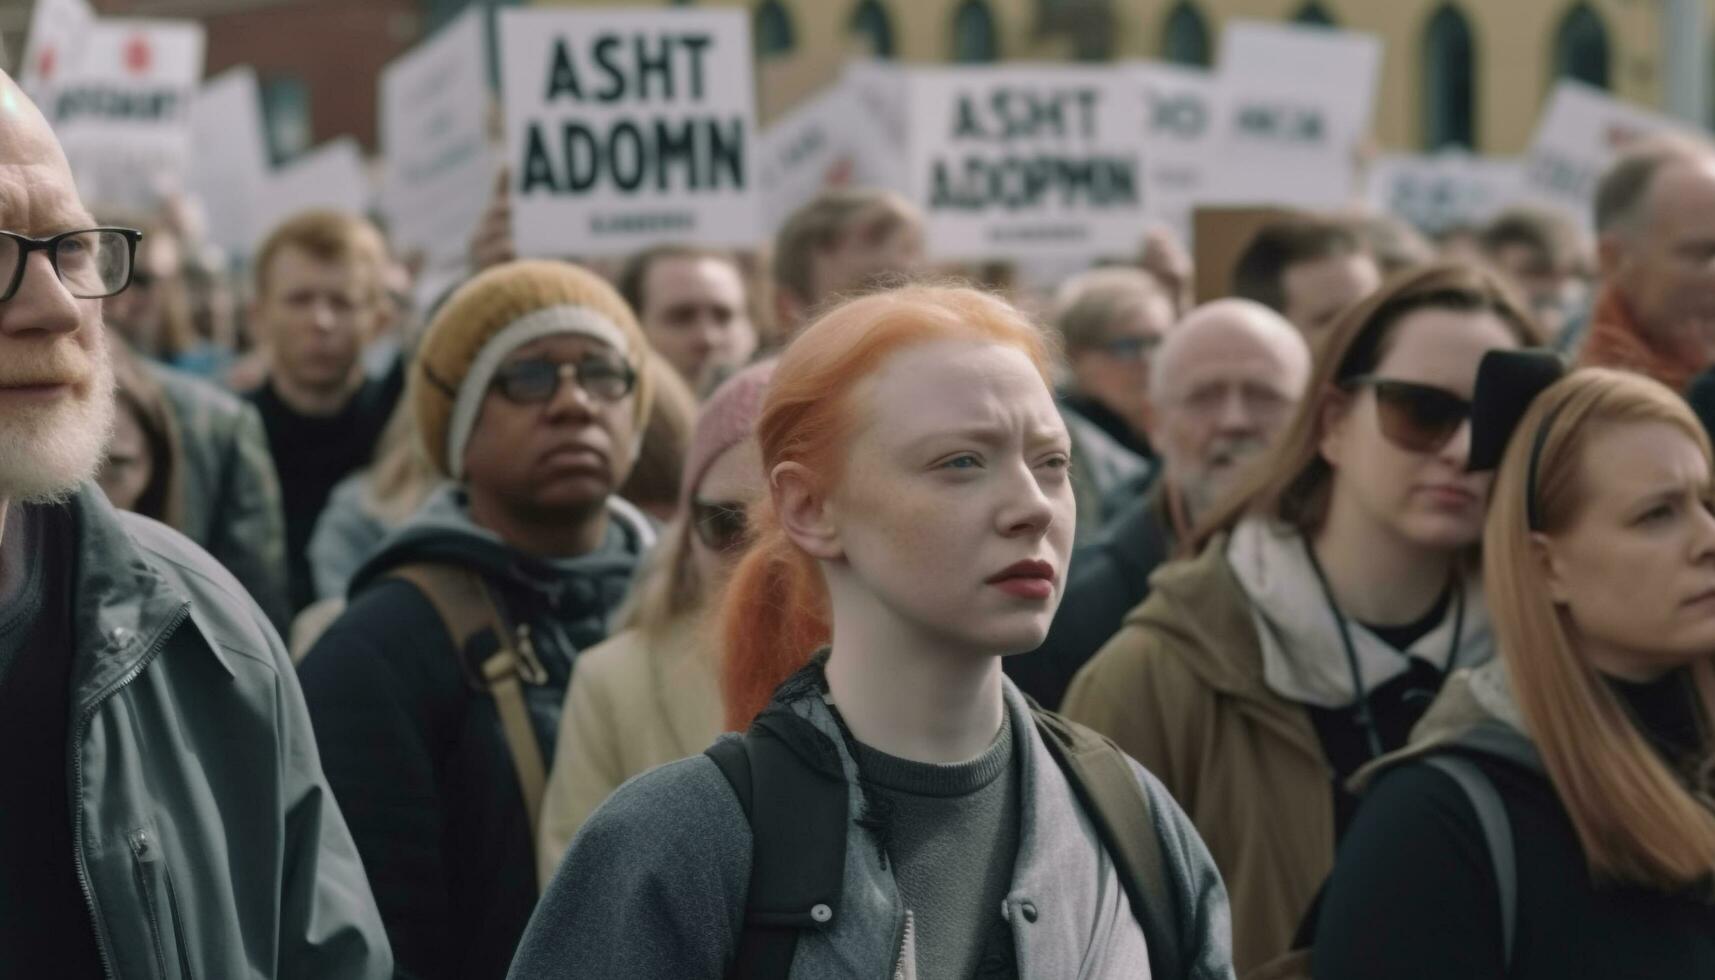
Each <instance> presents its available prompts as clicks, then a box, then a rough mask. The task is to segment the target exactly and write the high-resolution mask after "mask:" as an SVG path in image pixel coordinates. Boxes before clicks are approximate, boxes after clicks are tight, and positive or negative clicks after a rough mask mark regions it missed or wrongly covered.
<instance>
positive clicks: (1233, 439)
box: [1005, 299, 1310, 708]
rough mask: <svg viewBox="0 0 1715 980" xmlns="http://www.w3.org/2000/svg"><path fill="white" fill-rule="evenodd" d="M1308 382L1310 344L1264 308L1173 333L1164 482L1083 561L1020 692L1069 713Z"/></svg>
mask: <svg viewBox="0 0 1715 980" xmlns="http://www.w3.org/2000/svg"><path fill="white" fill-rule="evenodd" d="M1309 377H1310V351H1309V349H1308V348H1307V347H1306V346H1305V343H1304V339H1303V335H1302V334H1300V333H1299V331H1298V330H1297V329H1296V328H1294V327H1293V326H1292V324H1291V323H1289V322H1288V321H1287V320H1286V318H1284V317H1282V316H1281V315H1280V314H1278V313H1276V312H1274V311H1273V310H1271V309H1269V308H1268V307H1266V306H1263V305H1262V304H1260V303H1255V302H1252V301H1250V300H1242V299H1226V300H1217V301H1215V302H1213V303H1208V304H1206V305H1204V306H1200V307H1198V308H1197V309H1195V310H1192V311H1191V312H1190V313H1189V314H1187V315H1186V317H1185V318H1184V319H1183V320H1181V321H1180V323H1179V325H1178V326H1176V327H1174V328H1173V329H1171V330H1169V331H1167V333H1166V337H1165V339H1164V340H1163V341H1162V343H1161V346H1160V347H1158V348H1157V349H1156V352H1155V357H1154V359H1153V361H1152V362H1151V364H1150V382H1149V402H1150V408H1151V412H1150V418H1151V421H1150V431H1149V438H1150V442H1151V444H1152V445H1153V446H1154V447H1155V451H1156V454H1157V458H1158V459H1159V460H1160V462H1161V476H1160V477H1159V478H1158V479H1157V480H1156V481H1155V482H1154V484H1153V485H1152V486H1151V487H1150V489H1149V491H1148V492H1147V493H1145V494H1144V495H1143V496H1142V497H1139V498H1138V499H1136V500H1135V501H1133V502H1132V503H1131V504H1130V505H1129V506H1127V507H1126V508H1125V509H1123V510H1121V511H1118V512H1117V513H1116V514H1115V515H1114V516H1113V518H1112V519H1111V520H1110V521H1109V523H1108V524H1107V525H1106V526H1105V527H1104V528H1103V529H1102V533H1101V535H1100V536H1099V537H1097V538H1096V539H1095V540H1093V541H1092V542H1090V543H1089V544H1088V545H1085V546H1083V547H1080V548H1079V549H1078V550H1077V551H1075V552H1074V553H1073V555H1072V566H1071V570H1070V572H1069V573H1068V575H1067V581H1066V595H1065V598H1064V599H1063V600H1062V601H1061V603H1060V610H1059V612H1058V613H1057V614H1056V615H1055V617H1054V626H1053V628H1052V629H1050V630H1049V632H1048V638H1047V639H1046V640H1044V641H1043V644H1042V646H1041V647H1040V648H1039V649H1037V651H1036V652H1035V653H1031V654H1027V655H1025V656H1022V657H1009V658H1007V660H1006V661H1005V665H1006V672H1007V675H1008V676H1010V677H1011V678H1012V679H1013V681H1014V683H1016V684H1018V686H1019V687H1021V688H1023V689H1024V690H1025V691H1026V692H1027V693H1028V694H1030V695H1031V696H1032V697H1034V698H1035V699H1036V700H1037V701H1038V702H1040V703H1041V704H1042V705H1043V706H1044V707H1047V708H1057V707H1058V706H1059V704H1060V700H1061V699H1062V698H1063V697H1064V696H1065V694H1066V688H1067V686H1068V685H1070V684H1071V682H1072V676H1073V675H1074V674H1076V673H1077V672H1078V668H1080V667H1082V666H1083V665H1084V663H1085V661H1087V660H1089V659H1090V658H1091V657H1093V656H1095V654H1096V651H1098V650H1100V649H1101V647H1102V644H1104V643H1106V642H1107V641H1108V640H1109V638H1111V637H1112V636H1113V635H1114V633H1116V632H1117V631H1118V630H1119V627H1120V623H1121V622H1122V621H1123V620H1124V619H1125V616H1126V613H1128V612H1130V611H1131V610H1132V609H1133V608H1135V607H1136V606H1137V604H1138V603H1140V602H1142V601H1143V600H1144V599H1145V598H1146V597H1147V596H1148V595H1149V576H1150V575H1151V574H1153V573H1154V571H1155V569H1156V567H1157V566H1158V565H1161V564H1162V563H1164V562H1166V561H1168V560H1170V559H1171V558H1174V557H1176V555H1175V554H1174V553H1175V551H1176V550H1177V549H1178V543H1179V542H1180V541H1182V540H1184V539H1186V538H1187V537H1188V536H1189V532H1190V529H1191V527H1192V525H1193V524H1194V523H1195V521H1196V520H1197V518H1198V517H1199V516H1200V515H1203V514H1207V513H1208V512H1209V510H1210V508H1211V507H1212V506H1213V505H1214V504H1215V503H1216V501H1217V500H1218V499H1219V498H1220V496H1221V495H1222V494H1223V493H1226V492H1228V491H1229V490H1231V489H1232V487H1233V484H1234V478H1235V477H1236V476H1238V475H1239V473H1240V472H1241V471H1242V469H1243V466H1244V464H1245V463H1247V462H1249V461H1250V460H1252V459H1254V458H1256V457H1257V456H1258V455H1259V454H1260V453H1261V452H1262V451H1263V450H1264V449H1266V448H1267V447H1268V446H1269V444H1270V442H1271V441H1272V440H1273V439H1274V438H1275V437H1276V436H1277V435H1279V433H1280V432H1281V431H1282V430H1283V429H1284V428H1285V427H1286V425H1287V424H1288V422H1290V421H1291V419H1292V412H1293V409H1294V408H1295V407H1296V406H1297V404H1298V400H1299V399H1300V398H1302V397H1303V394H1304V386H1305V384H1306V383H1307V382H1308V380H1309Z"/></svg>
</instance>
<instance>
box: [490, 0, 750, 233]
mask: <svg viewBox="0 0 1715 980" xmlns="http://www.w3.org/2000/svg"><path fill="white" fill-rule="evenodd" d="M500 42H501V66H502V72H503V74H502V87H503V89H504V98H505V105H506V145H507V158H508V161H509V164H510V167H511V180H512V183H511V203H512V221H513V234H514V238H515V243H516V246H517V248H518V251H519V253H520V254H524V255H619V254H625V253H629V252H633V251H636V250H637V249H638V248H641V247H644V246H647V245H651V244H656V243H659V242H663V241H694V242H700V243H703V244H712V245H732V246H740V245H750V244H754V243H755V242H756V241H757V239H758V237H759V228H758V224H759V222H758V218H759V207H758V198H757V193H756V178H755V166H754V164H755V161H756V158H757V153H756V106H755V93H754V90H753V82H752V65H751V57H750V33H749V25H748V22H747V20H746V17H745V15H744V12H743V11H739V10H707V11H704V10H667V11H633V10H601V11H585V10H505V11H502V12H501V14H500Z"/></svg>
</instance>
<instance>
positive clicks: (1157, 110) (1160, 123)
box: [1130, 62, 1222, 242]
mask: <svg viewBox="0 0 1715 980" xmlns="http://www.w3.org/2000/svg"><path fill="white" fill-rule="evenodd" d="M1130 70H1131V72H1132V73H1133V76H1134V78H1135V79H1136V83H1137V85H1138V86H1139V88H1140V90H1141V92H1142V96H1143V102H1144V110H1143V111H1144V128H1143V132H1144V141H1145V144H1146V146H1147V151H1146V152H1145V154H1144V172H1145V183H1146V186H1147V188H1148V190H1147V192H1146V193H1145V194H1144V204H1145V208H1146V210H1147V211H1148V212H1149V216H1150V218H1151V220H1153V221H1156V222H1159V223H1161V224H1163V225H1166V226H1167V227H1168V228H1169V229H1170V230H1171V231H1172V232H1173V233H1174V234H1175V235H1177V236H1178V237H1179V240H1180V241H1181V242H1189V241H1190V236H1191V231H1192V227H1191V211H1192V209H1193V208H1194V207H1195V206H1196V205H1197V202H1198V201H1201V200H1203V199H1204V198H1205V197H1207V196H1208V195H1209V193H1210V187H1209V180H1210V170H1211V167H1212V164H1213V160H1214V149H1213V147H1214V142H1215V136H1216V135H1217V132H1218V126H1219V123H1220V120H1221V118H1222V113H1221V90H1220V86H1219V85H1218V84H1217V82H1216V79H1215V76H1214V75H1212V74H1210V73H1209V72H1206V71H1203V70H1202V69H1200V68H1186V67H1183V66H1181V65H1168V64H1162V63H1158V62H1138V63H1136V64H1135V65H1134V66H1132V67H1131V69H1130Z"/></svg>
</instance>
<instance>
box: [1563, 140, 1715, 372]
mask: <svg viewBox="0 0 1715 980" xmlns="http://www.w3.org/2000/svg"><path fill="white" fill-rule="evenodd" d="M1595 217H1596V236H1597V259H1598V264H1599V268H1600V272H1601V290H1600V293H1599V294H1598V295H1597V297H1596V302H1595V306H1594V308H1593V309H1592V311H1591V316H1590V329H1589V335H1588V337H1587V338H1586V340H1585V342H1584V347H1583V350H1582V352H1581V354H1580V355H1579V363H1580V364H1581V365H1595V366H1600V367H1614V368H1622V369H1625V370H1629V371H1636V372H1638V373H1640V374H1645V375H1648V376H1650V377H1652V378H1654V379H1656V380H1657V381H1660V382H1661V383H1663V384H1665V385H1667V386H1668V387H1670V388H1673V389H1674V390H1675V391H1684V390H1685V388H1686V385H1687V383H1688V382H1689V381H1690V380H1691V378H1692V376H1693V375H1695V374H1696V373H1697V372H1699V371H1701V370H1703V369H1704V368H1706V367H1708V366H1710V364H1711V363H1715V149H1712V148H1711V147H1709V146H1708V145H1707V144H1704V143H1701V142H1694V141H1691V140H1689V139H1684V138H1678V137H1675V138H1671V139H1669V138H1663V139H1654V140H1650V141H1648V142H1645V143H1641V144H1639V145H1637V146H1636V147H1634V148H1632V149H1631V150H1629V151H1627V152H1626V153H1624V154H1623V155H1622V156H1621V157H1620V159H1619V160H1618V161H1616V162H1615V164H1614V165H1613V166H1612V167H1610V168H1609V169H1608V172H1607V173H1606V174H1604V175H1603V177H1602V180H1601V182H1600V183H1599V184H1598V185H1597V188H1596V215H1595Z"/></svg>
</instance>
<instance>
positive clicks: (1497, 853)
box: [1245, 752, 1518, 980]
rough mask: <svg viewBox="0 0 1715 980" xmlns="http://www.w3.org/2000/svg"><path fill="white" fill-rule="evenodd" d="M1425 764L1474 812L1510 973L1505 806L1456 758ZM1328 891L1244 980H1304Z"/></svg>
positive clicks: (1509, 837)
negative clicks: (1277, 952) (1284, 949)
mask: <svg viewBox="0 0 1715 980" xmlns="http://www.w3.org/2000/svg"><path fill="white" fill-rule="evenodd" d="M1422 761H1423V762H1424V763H1425V764H1426V765H1430V766H1434V767H1435V768H1436V769H1439V770H1440V771H1441V772H1443V773H1445V774H1446V775H1447V776H1448V777H1449V778H1451V779H1452V780H1453V782H1455V783H1457V784H1458V785H1459V788H1460V789H1461V790H1463V791H1464V793H1465V798H1466V799H1467V800H1469V801H1470V803H1471V808H1472V809H1473V810H1475V811H1476V813H1477V823H1478V824H1479V825H1481V826H1482V828H1483V839H1484V841H1485V842H1486V843H1487V844H1488V851H1489V861H1490V862H1491V863H1492V865H1493V867H1494V872H1495V890H1496V891H1497V892H1498V893H1499V896H1500V906H1501V955H1502V960H1501V962H1502V963H1504V964H1505V965H1506V968H1507V969H1508V970H1509V971H1510V970H1511V969H1512V965H1513V930H1514V928H1515V925H1516V923H1517V920H1518V862H1517V860H1516V856H1515V854H1514V851H1513V831H1512V823H1511V822H1510V821H1509V820H1508V819H1507V808H1506V804H1505V803H1503V802H1502V801H1501V794H1500V791H1499V790H1497V789H1495V784H1494V783H1493V782H1492V781H1490V779H1489V777H1488V776H1486V775H1484V774H1483V770H1482V769H1481V768H1479V767H1478V766H1477V764H1476V763H1474V762H1472V761H1471V760H1470V759H1467V758H1465V757H1464V756H1461V755H1455V754H1452V753H1447V752H1442V753H1437V754H1435V755H1428V756H1424V757H1423V759H1422ZM1327 890H1328V885H1327V883H1326V882H1324V883H1323V885H1322V889H1321V891H1319V892H1317V894H1316V898H1315V899H1314V900H1313V901H1312V902H1311V903H1310V911H1309V912H1308V913H1306V914H1305V917H1304V921H1303V922H1302V923H1300V924H1299V926H1298V936H1297V937H1296V938H1295V939H1294V941H1293V949H1292V951H1291V952H1289V953H1287V954H1286V955H1284V956H1282V957H1280V958H1279V959H1276V960H1273V961H1271V962H1270V963H1268V964H1267V965H1266V966H1262V967H1259V968H1258V969H1257V971H1256V972H1254V973H1251V974H1248V975H1247V976H1246V977H1245V980H1308V978H1309V977H1310V954H1311V949H1310V946H1311V943H1312V942H1314V941H1315V939H1316V919H1317V917H1318V914H1319V913H1320V912H1321V907H1322V896H1323V894H1324V893H1326V892H1327Z"/></svg>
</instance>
